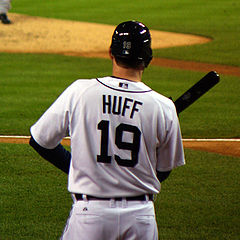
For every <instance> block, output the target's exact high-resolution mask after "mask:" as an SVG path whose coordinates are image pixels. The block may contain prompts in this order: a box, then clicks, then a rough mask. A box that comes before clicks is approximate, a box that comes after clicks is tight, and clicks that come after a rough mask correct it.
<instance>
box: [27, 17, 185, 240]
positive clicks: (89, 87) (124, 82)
mask: <svg viewBox="0 0 240 240" xmlns="http://www.w3.org/2000/svg"><path fill="white" fill-rule="evenodd" d="M110 56H111V59H112V64H113V68H112V76H108V77H103V78H94V79H81V80H77V81H75V82H73V83H72V84H71V85H70V86H69V87H68V88H67V89H66V90H65V91H64V92H63V93H62V94H61V95H60V96H59V97H58V99H57V100H56V101H55V102H54V103H53V104H52V105H51V106H50V108H49V109H48V110H47V111H46V112H45V113H44V114H43V116H42V117H41V118H40V119H39V120H38V121H37V122H36V123H35V124H34V125H33V126H32V127H31V129H30V131H31V136H32V137H31V140H30V145H31V146H32V147H33V148H34V149H35V150H36V151H37V152H38V153H39V154H40V155H41V156H43V157H44V158H45V159H47V160H48V161H50V162H51V163H52V164H54V165H55V166H56V167H58V168H59V169H61V170H62V171H64V172H65V173H67V174H69V179H68V190H69V192H70V193H71V194H72V198H73V206H72V211H71V213H70V216H69V219H68V221H67V224H66V227H65V230H64V232H63V234H62V239H64V240H66V239H67V240H70V239H74V240H75V239H81V240H85V239H86V240H116V239H124V240H127V239H138V240H141V239H142V240H155V239H158V230H157V224H156V219H155V210H154V203H153V196H154V195H155V194H158V193H159V191H160V186H161V182H162V181H164V180H165V179H166V178H167V177H168V176H169V174H170V172H171V170H172V169H173V168H176V167H178V166H181V165H184V164H185V160H184V152H183V146H182V139H181V131H180V127H179V121H178V117H177V114H176V109H175V106H174V104H173V102H172V101H171V100H170V99H168V98H166V97H164V96H162V95H160V94H158V93H157V92H155V91H153V90H152V89H151V88H149V87H148V86H147V85H145V84H144V83H142V82H141V78H142V74H143V70H144V69H145V68H146V67H147V66H148V65H149V63H150V61H151V59H152V49H151V36H150V32H149V30H148V28H147V27H146V26H145V25H144V24H142V23H140V22H137V21H127V22H123V23H121V24H119V25H118V26H117V27H116V29H115V31H114V33H113V36H112V43H111V47H110ZM66 133H69V135H70V137H71V153H70V152H68V151H67V150H65V149H64V148H63V146H62V145H61V144H60V142H61V140H62V139H63V138H64V137H65V136H66Z"/></svg>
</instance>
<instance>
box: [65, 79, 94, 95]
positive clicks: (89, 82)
mask: <svg viewBox="0 0 240 240" xmlns="http://www.w3.org/2000/svg"><path fill="white" fill-rule="evenodd" d="M96 84H97V81H96V78H92V79H77V80H75V81H74V82H72V83H71V84H70V86H69V87H68V89H69V91H71V92H76V91H77V92H79V91H83V92H84V91H86V90H87V89H88V88H91V87H93V86H94V85H96Z"/></svg>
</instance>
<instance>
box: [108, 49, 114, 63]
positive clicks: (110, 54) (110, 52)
mask: <svg viewBox="0 0 240 240" xmlns="http://www.w3.org/2000/svg"><path fill="white" fill-rule="evenodd" d="M108 53H109V56H110V58H111V59H112V60H113V55H112V51H111V48H109V51H108Z"/></svg>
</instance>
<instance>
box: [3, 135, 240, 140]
mask: <svg viewBox="0 0 240 240" xmlns="http://www.w3.org/2000/svg"><path fill="white" fill-rule="evenodd" d="M1 138H2V139H5V138H10V139H30V136H13V135H0V139H1ZM64 139H67V140H70V137H65V138H64ZM182 140H183V142H240V139H239V138H186V139H182Z"/></svg>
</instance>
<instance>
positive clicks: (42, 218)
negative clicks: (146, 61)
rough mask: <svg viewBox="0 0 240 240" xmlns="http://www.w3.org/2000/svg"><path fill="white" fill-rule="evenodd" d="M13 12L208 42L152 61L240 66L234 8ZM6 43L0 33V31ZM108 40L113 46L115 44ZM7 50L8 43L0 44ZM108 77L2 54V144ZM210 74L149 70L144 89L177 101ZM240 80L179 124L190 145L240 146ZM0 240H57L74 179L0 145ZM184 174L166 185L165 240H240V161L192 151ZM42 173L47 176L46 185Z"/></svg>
mask: <svg viewBox="0 0 240 240" xmlns="http://www.w3.org/2000/svg"><path fill="white" fill-rule="evenodd" d="M12 4H13V8H12V10H11V11H12V12H16V13H24V14H28V15H36V16H44V17H51V18H52V17H53V18H59V19H72V20H79V21H89V22H99V23H108V24H118V23H119V22H121V21H124V20H128V19H139V20H141V21H143V22H144V23H146V24H147V25H148V26H149V27H150V28H151V29H157V30H164V31H175V32H184V33H194V34H199V35H203V36H208V37H211V38H212V39H213V41H212V42H211V43H208V44H204V45H195V46H191V47H180V48H168V49H161V50H156V51H154V55H155V56H159V57H165V58H171V59H185V60H194V61H202V62H207V63H220V64H227V65H231V66H240V60H239V53H240V52H239V46H240V40H239V39H240V38H239V35H240V34H239V33H240V32H239V17H238V15H239V10H240V3H238V2H237V1H232V0H215V1H210V2H209V1H206V0H200V1H194V0H186V1H179V0H172V1H168V2H167V1H157V0H154V1H147V0H142V1H136V0H133V1H131V2H130V1H129V2H127V3H126V2H124V1H110V0H106V1H104V2H103V1H99V0H95V1H79V0H69V1H64V0H52V1H42V0H35V1H34V4H33V3H32V1H30V0H21V1H13V3H12ZM0 33H1V26H0ZM109 37H110V36H109ZM0 44H2V43H0ZM105 75H111V63H110V61H109V60H102V59H85V58H78V57H67V56H60V55H44V54H37V55H33V54H13V53H12V54H6V53H0V134H1V135H29V128H30V126H31V125H32V124H33V123H34V122H35V121H36V120H37V119H38V118H39V117H40V116H41V114H42V113H43V112H44V111H45V110H46V108H47V107H48V106H49V105H50V104H51V103H52V102H53V101H54V100H55V98H56V97H57V96H58V95H59V94H60V93H61V92H62V91H63V89H64V88H66V87H67V86H68V85H69V84H70V83H71V82H73V81H74V80H75V79H78V78H89V77H100V76H105ZM202 76H203V73H200V72H191V71H185V70H174V69H168V68H162V67H155V66H150V67H149V68H148V69H147V70H146V72H145V74H144V82H145V83H146V84H148V85H149V86H151V87H152V88H153V89H154V90H156V91H158V92H161V93H163V94H164V95H166V96H172V97H173V99H176V98H177V97H178V96H179V95H180V94H181V93H182V92H183V91H185V90H186V89H187V88H188V87H190V86H191V85H192V84H193V83H194V82H196V81H197V80H198V79H200V78H201V77H202ZM239 81H240V78H239V77H232V76H227V75H223V76H221V82H220V83H219V84H218V85H217V86H216V87H215V88H214V89H213V90H212V91H210V92H209V93H207V94H206V95H205V96H204V97H203V98H201V99H200V100H199V101H198V103H196V104H194V105H193V106H191V107H190V108H189V109H187V110H186V111H185V112H183V113H182V114H181V115H180V123H181V127H182V133H183V137H184V138H239V137H240V131H239V129H240V120H239V93H238V90H239V87H240V83H239ZM0 153H1V154H0V185H1V187H0V239H1V240H8V239H11V240H13V239H16V240H19V239H24V240H25V239H39V240H45V239H51V240H52V239H58V238H59V236H60V235H61V232H62V229H63V227H64V225H65V221H66V219H67V217H68V214H69V210H70V208H71V197H70V195H69V193H68V192H67V187H66V186H67V177H66V176H65V175H64V174H62V173H61V172H60V171H58V170H57V169H55V168H54V167H52V166H50V164H48V163H47V162H45V161H44V160H42V159H41V158H40V157H38V156H37V155H36V153H35V152H33V150H32V149H31V148H30V147H28V146H27V145H14V144H3V143H1V144H0ZM186 161H187V165H186V166H184V167H181V168H179V169H176V170H175V171H173V173H172V175H171V176H170V178H169V179H168V180H166V182H164V183H163V186H162V192H161V194H160V195H159V196H158V198H157V201H156V203H155V205H156V214H157V220H158V225H159V236H160V239H163V240H178V239H182V240H185V239H199V240H205V239H213V240H222V239H226V240H238V239H239V236H240V230H239V229H240V220H239V219H240V208H239V190H240V189H239V180H240V179H239V176H240V170H239V169H240V166H239V164H240V161H239V158H234V157H228V156H221V155H217V154H210V153H203V152H198V151H191V150H186ZM43 173H44V175H43Z"/></svg>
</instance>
